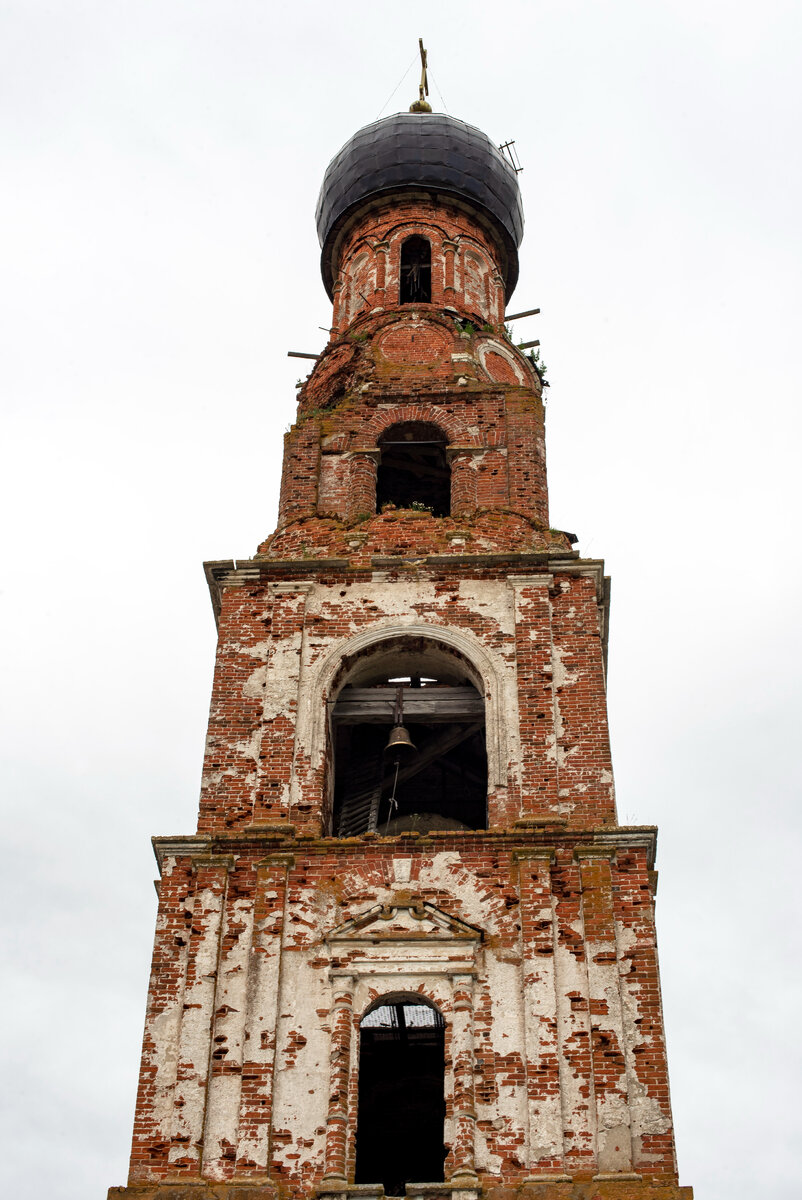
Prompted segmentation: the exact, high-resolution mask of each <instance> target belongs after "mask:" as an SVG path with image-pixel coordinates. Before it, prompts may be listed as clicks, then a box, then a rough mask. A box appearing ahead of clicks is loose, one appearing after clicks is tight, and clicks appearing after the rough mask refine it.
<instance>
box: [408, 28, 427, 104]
mask: <svg viewBox="0 0 802 1200" xmlns="http://www.w3.org/2000/svg"><path fill="white" fill-rule="evenodd" d="M418 47H419V49H420V84H419V85H418V99H417V100H416V101H415V103H414V104H410V106H409V111H410V112H414V113H430V112H431V111H432V106H431V104H429V103H428V101H426V100H425V99H424V97H425V96H428V95H429V74H428V71H427V62H428V57H429V56H428V54H427V53H426V50H425V49H424V46H423V38H418Z"/></svg>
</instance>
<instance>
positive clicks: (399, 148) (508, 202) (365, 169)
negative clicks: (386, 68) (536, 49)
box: [316, 112, 524, 298]
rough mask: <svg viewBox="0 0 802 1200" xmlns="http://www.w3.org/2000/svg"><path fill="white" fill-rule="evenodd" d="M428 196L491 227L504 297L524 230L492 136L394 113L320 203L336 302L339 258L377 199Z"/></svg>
mask: <svg viewBox="0 0 802 1200" xmlns="http://www.w3.org/2000/svg"><path fill="white" fill-rule="evenodd" d="M422 189H423V190H425V191H428V192H431V193H432V194H433V195H443V196H449V197H455V198H457V199H458V200H460V201H462V202H463V203H464V204H466V205H467V206H468V207H469V208H470V209H471V210H472V211H473V212H474V213H475V214H476V215H477V217H478V218H479V219H480V221H482V223H483V224H485V225H486V226H489V228H490V231H491V233H492V234H493V235H494V240H495V242H496V244H497V245H498V248H499V262H498V266H499V271H500V272H501V275H502V278H503V279H504V284H505V290H506V294H507V298H509V297H510V295H511V294H512V291H513V288H514V287H515V284H516V283H517V281H518V246H519V245H520V244H521V239H522V237H523V229H524V216H523V206H522V204H521V193H520V189H519V187H518V179H517V177H516V174H515V171H514V169H513V168H512V166H511V165H510V164H509V162H508V161H507V160H506V158H505V157H504V155H503V154H502V153H501V151H500V150H499V149H498V148H497V147H496V146H494V145H493V143H492V142H491V140H490V138H489V137H488V136H487V134H484V133H482V131H481V130H480V129H476V128H475V127H474V126H473V125H466V124H465V122H464V121H458V120H457V119H456V118H455V117H449V116H447V115H446V114H445V113H417V112H415V113H397V114H396V115H395V116H393V117H386V118H385V119H384V120H382V121H375V122H374V123H373V124H372V125H366V126H365V128H364V129H360V130H359V132H358V133H355V134H354V136H353V137H352V138H351V139H350V141H348V142H346V143H345V145H344V146H343V148H342V150H340V152H339V153H338V154H336V155H335V156H334V158H333V159H332V160H331V162H330V163H329V166H328V169H327V171H326V174H325V176H324V178H323V186H322V187H321V189H320V196H319V197H318V202H317V213H316V221H317V232H318V237H319V238H320V245H321V247H322V254H321V271H322V274H323V283H324V284H325V287H326V291H327V292H328V294H329V296H330V297H331V296H332V295H333V291H332V288H333V285H334V275H335V271H336V254H337V248H338V245H339V243H340V241H341V239H342V236H343V234H344V232H345V230H346V229H347V228H348V227H349V226H350V225H351V223H352V221H353V220H354V218H355V217H357V216H358V215H359V214H360V213H361V212H362V211H364V210H365V209H366V208H368V207H370V205H371V204H372V203H373V202H375V201H377V200H378V199H380V198H386V197H388V196H389V195H393V194H398V193H401V192H408V191H420V190H422Z"/></svg>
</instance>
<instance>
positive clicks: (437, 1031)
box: [356, 996, 446, 1196]
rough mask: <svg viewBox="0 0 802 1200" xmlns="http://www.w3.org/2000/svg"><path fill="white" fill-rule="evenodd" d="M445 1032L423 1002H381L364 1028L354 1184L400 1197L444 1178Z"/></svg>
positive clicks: (437, 1015) (397, 999)
mask: <svg viewBox="0 0 802 1200" xmlns="http://www.w3.org/2000/svg"><path fill="white" fill-rule="evenodd" d="M444 1081H445V1026H444V1022H443V1017H442V1015H441V1013H440V1012H438V1010H437V1009H436V1008H434V1006H433V1005H430V1004H427V1003H424V1002H422V1001H421V999H420V997H412V996H410V997H384V998H383V999H382V1000H381V1001H380V1002H379V1004H378V1006H377V1007H375V1008H373V1009H371V1010H370V1012H369V1013H367V1015H366V1016H364V1017H363V1018H362V1022H361V1024H360V1027H359V1101H358V1105H359V1107H358V1111H357V1127H356V1182H357V1183H381V1184H383V1185H384V1192H385V1195H386V1196H403V1195H404V1189H405V1187H406V1185H407V1184H408V1183H439V1182H442V1180H443V1178H444V1174H443V1161H444V1159H445V1155H446V1151H445V1146H444V1145H443V1123H444V1119H445V1098H444Z"/></svg>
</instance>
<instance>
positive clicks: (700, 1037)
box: [0, 0, 802, 1200]
mask: <svg viewBox="0 0 802 1200" xmlns="http://www.w3.org/2000/svg"><path fill="white" fill-rule="evenodd" d="M419 35H423V37H424V39H425V41H426V44H427V46H428V49H429V61H430V67H431V74H432V78H433V86H432V94H431V97H430V99H431V100H432V103H433V105H434V107H435V108H437V109H443V108H447V111H449V112H450V113H452V114H453V115H454V116H457V117H460V118H462V119H464V120H466V121H468V122H471V123H473V124H476V125H478V126H479V127H480V128H481V129H483V130H485V131H486V132H487V133H488V134H489V135H490V137H491V138H493V139H494V140H496V141H498V142H500V141H503V140H507V139H509V138H515V139H516V145H517V149H518V152H519V155H520V159H521V162H522V164H523V166H524V172H523V174H522V175H521V176H520V177H519V178H520V182H521V187H522V190H523V196H524V205H525V210H526V222H527V224H526V235H525V239H524V243H523V246H522V251H521V276H520V283H519V285H518V289H517V292H516V294H515V297H514V300H513V303H512V305H511V307H512V308H513V311H515V310H518V309H521V308H531V307H534V306H540V307H541V308H542V315H541V316H540V317H538V318H535V319H533V320H530V321H527V322H526V323H525V324H524V323H521V324H520V325H519V328H518V329H517V330H516V333H518V335H519V336H521V337H523V336H524V335H526V338H527V340H528V339H529V338H532V337H539V338H540V339H541V342H542V353H543V357H544V359H545V361H546V364H547V366H548V374H549V379H550V381H551V385H552V386H551V389H550V392H549V407H548V448H549V473H550V484H551V497H552V522H553V524H554V525H556V526H557V527H559V528H564V529H570V530H572V531H576V533H577V534H578V535H579V538H580V543H579V548H580V550H581V551H582V553H583V554H585V555H587V556H590V557H600V558H601V557H603V558H605V559H606V562H607V567H608V570H609V572H610V573H611V575H612V579H613V592H612V596H613V601H612V621H611V635H610V673H609V687H610V709H611V721H612V729H613V751H614V760H615V765H616V777H617V785H618V803H619V813H620V818H621V820H622V821H626V822H634V823H657V824H659V826H660V839H659V849H658V865H659V867H660V894H659V898H658V923H659V924H658V928H659V935H660V949H661V964H662V972H663V990H664V1000H665V1010H666V1026H667V1033H668V1048H669V1065H670V1069H671V1080H672V1092H673V1102H674V1110H675V1120H676V1129H677V1143H678V1151H679V1161H680V1176H681V1181H682V1182H684V1183H688V1184H692V1185H694V1187H695V1188H696V1197H697V1200H754V1198H755V1197H756V1196H760V1197H771V1198H774V1197H777V1198H783V1200H784V1198H786V1197H787V1198H788V1200H790V1198H792V1197H793V1198H794V1200H796V1197H798V1195H799V1189H800V1178H802V1161H800V1160H801V1159H802V1153H801V1152H800V1147H802V1134H800V1128H799V1126H800V1106H799V1098H798V1097H799V1079H800V1075H801V1074H802V1069H801V1068H802V1063H800V1038H799V1028H800V1013H801V1012H802V995H801V994H800V980H799V963H800V958H801V957H802V954H801V951H802V946H800V933H799V931H800V912H799V901H798V896H799V885H798V878H797V872H799V869H800V851H801V850H802V846H801V845H800V841H802V839H801V838H800V818H799V790H800V773H801V772H800V750H799V743H800V738H799V727H800V719H801V718H802V712H801V711H800V710H801V709H802V705H800V703H799V695H800V688H799V675H800V640H801V639H800V592H801V591H802V587H800V583H801V582H802V581H801V578H800V577H801V576H802V567H801V566H800V564H801V563H802V557H801V556H800V553H799V536H798V530H799V518H800V505H799V483H798V480H799V460H800V434H801V433H802V419H801V418H800V407H799V406H800V374H801V373H802V372H800V345H799V343H800V329H801V328H802V299H801V298H800V258H802V253H801V252H800V212H802V169H801V163H802V158H801V155H800V116H801V115H802V113H801V112H800V110H801V109H802V101H801V99H800V95H801V91H802V85H801V84H800V79H801V78H802V69H801V65H800V48H801V46H802V9H801V8H800V6H799V4H798V3H792V2H788V3H784V2H783V0H763V2H762V3H759V4H758V3H751V4H746V3H744V2H743V0H729V2H726V3H725V2H724V0H722V2H720V3H719V2H714V0H674V2H672V3H661V2H653V3H648V2H647V3H644V2H643V0H639V2H638V0H632V2H630V3H627V2H626V0H609V2H601V3H600V2H599V0H526V2H521V0H507V3H505V4H504V5H502V6H498V5H493V4H488V3H476V2H475V0H460V2H459V3H450V2H447V0H440V2H439V3H438V2H435V0H428V2H427V3H423V2H421V0H406V2H405V3H404V4H402V5H399V4H392V5H391V4H386V5H385V4H382V3H380V2H377V0H373V2H371V3H356V2H354V0H344V2H341V3H337V4H333V3H325V4H324V3H316V2H311V0H309V2H304V0H296V3H293V4H285V3H282V4H274V3H271V2H267V0H260V2H256V0H128V2H123V0H66V2H65V0H62V2H58V0H50V2H44V0H5V3H4V4H3V5H2V10H0V93H2V113H1V114H0V122H1V124H0V136H1V137H2V152H3V162H4V169H3V179H4V184H5V186H4V188H3V194H2V197H1V198H0V227H1V228H2V233H3V236H2V246H1V248H0V304H1V305H2V313H1V314H0V348H1V351H2V366H1V367H0V370H1V371H2V396H3V405H4V410H5V419H4V428H5V431H6V436H5V437H4V442H3V470H2V480H1V486H2V489H3V498H2V511H3V513H4V516H5V522H4V526H5V527H4V537H3V553H2V570H3V579H2V594H1V595H0V601H1V602H2V630H3V645H2V662H1V663H0V668H1V669H2V676H3V689H2V690H3V711H2V720H1V721H0V729H2V739H3V742H4V749H3V779H4V786H3V793H4V795H3V803H4V805H5V806H6V813H7V815H6V817H5V823H4V830H5V832H6V837H7V850H6V853H5V855H4V859H3V886H4V888H6V889H7V891H6V897H5V902H4V906H3V911H4V914H5V916H6V918H7V924H8V937H7V948H6V950H5V952H4V955H3V963H4V967H5V972H4V974H5V982H4V986H3V988H2V993H0V994H2V1000H3V1003H4V1005H5V1006H6V1007H7V1011H6V1013H5V1020H4V1028H5V1036H4V1038H3V1054H4V1055H5V1056H7V1058H8V1064H7V1066H6V1070H5V1072H4V1078H5V1080H6V1083H5V1086H4V1088H3V1089H2V1093H1V1094H0V1103H1V1104H2V1106H3V1109H4V1110H5V1111H4V1113H3V1114H2V1116H0V1125H1V1126H2V1129H3V1135H4V1140H5V1141H6V1145H5V1147H4V1149H3V1151H2V1156H1V1159H0V1161H2V1167H0V1172H2V1173H3V1174H4V1176H5V1179H4V1181H3V1188H2V1190H3V1192H4V1194H6V1195H9V1196H11V1195H13V1196H14V1197H15V1198H16V1200H40V1198H41V1197H43V1196H53V1197H56V1196H58V1197H65V1198H67V1200H90V1198H91V1197H97V1198H102V1197H104V1196H105V1190H106V1188H107V1187H108V1186H109V1185H111V1184H121V1183H124V1182H125V1179H126V1175H127V1155H128V1147H129V1144H130V1137H131V1127H132V1119H133V1105H134V1093H135V1086H136V1079H137V1072H138V1059H139V1043H140V1038H141V1031H142V1022H143V1016H144V1003H145V993H146V986H147V974H148V967H149V961H150V950H151V942H152V937H153V922H154V915H155V895H154V891H153V885H152V882H151V881H152V879H153V877H154V874H155V864H154V862H153V859H152V853H151V849H150V841H149V839H150V837H151V835H152V834H174V833H176V834H177V833H187V832H191V831H192V830H194V827H195V818H196V805H197V796H198V784H199V777H200V767H201V754H202V747H203V739H204V734H205V723H206V715H207V707H208V698H209V689H210V681H211V671H212V665H213V655H214V646H215V632H214V624H213V620H212V611H211V606H210V603H209V598H208V594H207V592H206V587H205V583H204V579H203V573H202V570H201V563H202V561H203V560H204V559H214V558H228V557H234V558H246V557H248V556H249V555H250V554H252V553H253V552H254V551H255V549H256V546H257V544H258V543H259V542H260V541H261V540H262V539H263V538H264V537H265V536H266V534H267V533H269V532H270V530H271V529H272V528H273V526H274V524H275V515H276V501H277V486H278V477H279V467H280V453H281V435H282V432H283V431H284V429H285V427H286V426H287V425H288V424H289V423H290V422H291V421H292V420H293V414H294V404H295V387H294V385H295V382H296V379H297V378H298V375H299V374H305V373H306V366H305V365H304V364H303V362H301V361H300V360H288V359H287V357H286V352H287V350H288V349H298V350H306V351H317V350H318V349H320V348H321V346H322V344H323V341H324V334H323V333H322V332H321V331H320V329H319V328H318V327H319V326H327V325H328V324H329V320H330V307H329V304H328V301H327V299H326V295H325V292H324V290H323V287H322V284H321V282H320V275H319V267H318V255H319V249H318V245H317V238H316V233H315V227H314V209H315V201H316V197H317V191H318V188H319V185H320V180H321V178H322V175H323V172H324V169H325V167H326V164H327V163H328V161H329V159H330V158H331V157H332V156H333V155H334V153H335V152H336V151H337V150H338V149H339V147H340V146H341V144H342V143H343V142H344V141H345V140H346V139H347V138H348V137H349V136H350V135H351V134H352V133H353V132H354V131H355V130H356V129H357V128H359V127H360V126H362V125H365V124H368V123H369V122H371V121H373V120H375V119H376V117H377V116H378V115H379V114H380V113H382V115H385V114H389V113H392V112H395V111H398V110H402V109H405V108H406V107H407V106H408V105H409V103H410V102H411V101H412V100H413V99H414V98H415V95H416V86H415V85H416V68H415V67H414V66H412V70H410V72H409V74H408V75H407V77H406V81H405V83H404V84H403V85H402V87H401V89H400V91H398V92H397V94H396V95H395V96H394V97H393V98H392V99H390V96H391V93H392V91H393V88H394V87H395V86H396V84H397V83H398V81H399V80H400V79H401V78H402V77H403V75H404V72H405V70H406V69H407V67H409V66H411V65H412V64H413V63H414V61H415V59H416V55H417V38H418V36H419ZM382 106H385V107H384V108H383V107H382Z"/></svg>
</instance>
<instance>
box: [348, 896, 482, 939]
mask: <svg viewBox="0 0 802 1200" xmlns="http://www.w3.org/2000/svg"><path fill="white" fill-rule="evenodd" d="M483 936H484V935H483V932H482V930H481V929H478V928H477V927H476V926H475V925H469V924H468V923H467V922H466V921H460V920H459V918H458V917H452V916H450V915H449V913H445V912H443V910H442V909H440V908H437V907H436V906H435V905H434V904H429V903H428V902H427V901H425V900H420V901H417V902H414V901H413V902H410V903H407V904H374V905H373V907H372V908H369V909H367V911H366V912H363V913H360V914H359V916H356V917H352V918H351V920H350V921H345V922H344V923H343V924H342V925H338V926H337V928H336V929H332V930H331V932H330V933H327V934H326V936H325V941H326V942H328V943H329V944H332V943H340V944H342V943H350V944H352V945H353V944H355V943H356V944H362V945H377V944H381V943H387V942H400V943H404V944H406V945H408V944H409V943H410V942H416V941H425V942H439V943H441V944H442V943H443V942H462V943H465V942H472V943H474V944H476V943H479V942H481V941H482V939H483Z"/></svg>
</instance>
